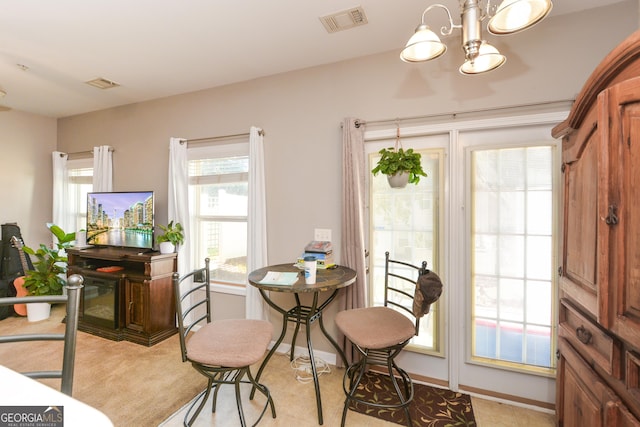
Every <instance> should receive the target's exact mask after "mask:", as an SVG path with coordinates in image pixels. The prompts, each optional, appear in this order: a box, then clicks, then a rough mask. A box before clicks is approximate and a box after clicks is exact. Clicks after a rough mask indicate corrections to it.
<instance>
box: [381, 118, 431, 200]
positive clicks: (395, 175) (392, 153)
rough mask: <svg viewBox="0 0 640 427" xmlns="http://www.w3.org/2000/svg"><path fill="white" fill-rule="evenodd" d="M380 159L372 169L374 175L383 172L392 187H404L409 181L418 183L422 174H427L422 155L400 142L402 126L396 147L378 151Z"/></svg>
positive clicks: (398, 133)
mask: <svg viewBox="0 0 640 427" xmlns="http://www.w3.org/2000/svg"><path fill="white" fill-rule="evenodd" d="M378 153H379V154H380V160H378V164H377V165H376V167H375V168H373V169H372V170H371V172H372V173H373V175H374V176H375V175H377V174H378V173H383V174H385V175H387V180H388V181H389V185H390V186H391V187H392V188H404V187H405V186H406V185H407V184H408V183H411V184H417V183H418V182H420V177H421V176H427V174H426V173H425V171H424V170H422V156H421V155H420V153H417V152H415V151H413V148H409V149H407V150H406V151H405V150H404V149H403V148H402V143H401V142H400V128H399V127H398V130H397V133H396V144H395V147H389V148H383V149H382V150H380V151H378Z"/></svg>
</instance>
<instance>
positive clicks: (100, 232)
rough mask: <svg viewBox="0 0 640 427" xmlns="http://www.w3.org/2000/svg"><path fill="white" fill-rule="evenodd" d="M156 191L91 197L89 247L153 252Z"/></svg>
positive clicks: (101, 193) (88, 201) (89, 198)
mask: <svg viewBox="0 0 640 427" xmlns="http://www.w3.org/2000/svg"><path fill="white" fill-rule="evenodd" d="M153 226H154V223H153V191H122V192H108V193H106V192H100V193H99V192H93V193H88V194H87V244H88V245H94V246H115V247H120V248H139V249H148V250H151V249H153Z"/></svg>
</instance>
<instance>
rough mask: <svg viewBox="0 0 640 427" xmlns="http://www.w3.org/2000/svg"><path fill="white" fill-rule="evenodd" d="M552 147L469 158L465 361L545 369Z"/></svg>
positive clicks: (548, 364) (550, 278) (550, 296)
mask: <svg viewBox="0 0 640 427" xmlns="http://www.w3.org/2000/svg"><path fill="white" fill-rule="evenodd" d="M552 165H553V147H551V146H533V147H521V148H500V149H476V150H474V151H472V152H471V186H470V195H471V251H472V254H471V260H472V266H471V286H472V301H473V303H472V310H473V319H472V327H473V331H474V333H473V346H472V356H473V357H475V358H488V359H492V360H499V361H506V362H515V363H519V364H524V365H533V366H539V367H546V368H549V367H552V359H551V356H552V348H551V342H552V338H553V337H552V317H553V316H552V304H551V301H552V300H553V289H554V286H553V273H552V265H553V264H552V260H553V234H552V232H553V221H552V219H553V209H554V206H553V200H554V197H553V185H552V184H553V179H552V177H553V175H552Z"/></svg>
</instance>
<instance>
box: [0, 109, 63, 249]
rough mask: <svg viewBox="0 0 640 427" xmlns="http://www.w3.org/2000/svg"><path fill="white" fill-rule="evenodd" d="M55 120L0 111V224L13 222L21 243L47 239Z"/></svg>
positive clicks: (46, 240)
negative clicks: (22, 240) (18, 232)
mask: <svg viewBox="0 0 640 427" xmlns="http://www.w3.org/2000/svg"><path fill="white" fill-rule="evenodd" d="M56 127H57V125H56V120H55V119H50V118H45V117H41V116H36V115H33V114H27V113H21V112H18V111H6V112H0V152H1V153H2V155H0V177H1V178H2V184H1V185H0V188H1V196H0V224H5V223H8V222H17V223H18V225H19V226H20V231H21V232H22V237H23V239H24V244H25V245H27V246H32V247H37V246H38V245H39V244H40V243H46V244H49V243H51V233H50V232H49V230H48V229H47V228H46V225H45V224H46V223H47V222H50V221H51V218H52V216H51V215H52V191H53V189H52V186H51V179H52V161H51V152H53V151H55V149H56Z"/></svg>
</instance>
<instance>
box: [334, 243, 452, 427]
mask: <svg viewBox="0 0 640 427" xmlns="http://www.w3.org/2000/svg"><path fill="white" fill-rule="evenodd" d="M384 269H385V274H384V287H385V291H384V306H383V307H367V308H357V309H352V310H345V311H341V312H339V313H338V314H337V315H336V325H337V327H338V328H339V329H340V330H341V331H342V333H343V334H344V335H345V336H346V337H347V338H348V339H349V341H351V342H352V343H353V344H354V346H355V348H356V349H357V350H358V352H359V353H360V360H358V361H356V362H354V363H352V364H351V365H350V366H349V367H347V369H346V370H345V374H344V379H343V389H344V392H345V395H346V399H345V402H344V408H343V411H342V423H341V425H342V426H344V423H345V420H346V418H347V411H348V409H349V406H350V403H351V402H358V403H362V404H364V405H368V406H373V407H377V408H388V409H391V410H393V409H402V410H404V413H405V416H406V418H407V425H408V426H409V427H412V423H411V416H410V414H409V404H410V403H411V401H412V400H413V383H412V382H411V377H409V374H408V373H407V372H406V371H404V370H403V369H402V368H400V367H398V365H397V364H396V362H395V358H396V356H397V355H398V354H399V353H400V352H401V351H402V349H403V348H404V347H405V346H406V345H407V344H408V343H409V341H410V340H411V338H413V336H414V335H417V334H418V330H419V328H420V318H421V317H422V316H424V315H425V314H426V313H428V312H429V307H430V305H431V304H432V303H434V302H435V301H436V300H437V299H438V298H439V297H440V294H441V293H442V282H441V281H440V278H439V277H438V276H437V275H436V274H435V273H433V272H432V271H429V270H427V262H426V261H423V262H422V265H421V266H420V267H418V266H415V265H411V264H408V263H406V262H402V261H396V260H391V259H389V252H386V253H385V267H384ZM410 317H411V319H410ZM370 365H377V366H384V367H386V369H387V372H388V375H389V377H390V380H391V382H392V384H393V387H394V389H395V392H396V394H397V396H398V399H397V401H396V402H393V401H391V402H380V401H368V400H363V398H362V397H358V394H357V393H356V392H357V389H358V386H359V385H360V382H361V381H362V379H363V377H364V374H365V373H366V371H367V370H368V368H369V366H370ZM396 375H397V376H398V377H399V380H398V378H396Z"/></svg>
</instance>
